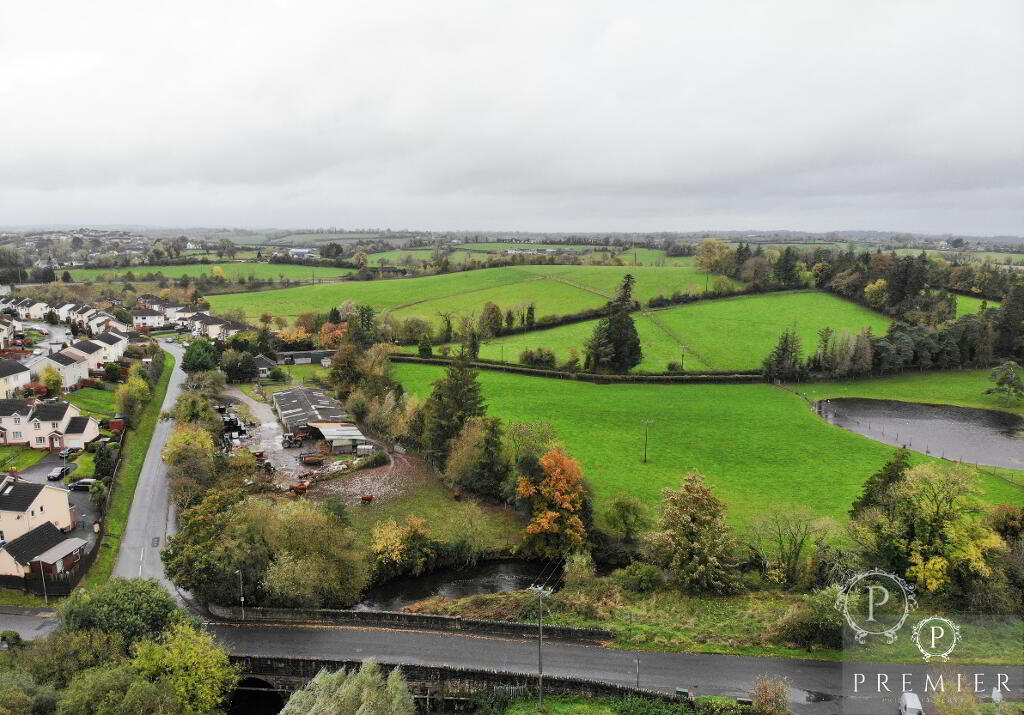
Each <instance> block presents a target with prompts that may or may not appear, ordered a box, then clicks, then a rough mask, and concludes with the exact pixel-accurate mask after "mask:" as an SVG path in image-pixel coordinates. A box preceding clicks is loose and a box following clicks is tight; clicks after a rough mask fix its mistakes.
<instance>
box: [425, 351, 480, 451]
mask: <svg viewBox="0 0 1024 715" xmlns="http://www.w3.org/2000/svg"><path fill="white" fill-rule="evenodd" d="M476 378H477V371H476V370H474V369H473V368H471V367H470V366H469V363H468V362H467V359H466V356H465V355H464V354H463V355H460V356H459V358H458V359H456V360H454V361H453V362H452V363H451V365H449V366H448V371H447V372H446V373H445V376H444V377H442V378H441V379H440V380H438V381H437V382H435V383H434V390H433V392H431V393H430V397H429V398H428V399H427V402H426V404H424V405H423V434H422V437H421V446H422V448H423V453H424V455H425V456H426V458H427V461H428V462H430V463H431V464H432V465H433V466H434V467H436V468H437V469H442V468H444V464H445V462H446V461H447V459H448V454H449V452H450V451H451V443H452V440H453V439H455V438H456V437H458V436H459V432H461V431H462V427H463V426H464V425H465V424H466V421H467V420H468V419H469V418H470V417H482V416H483V415H484V413H485V412H486V411H487V407H486V405H485V404H484V398H483V395H481V393H480V383H479V382H478V381H477V379H476Z"/></svg>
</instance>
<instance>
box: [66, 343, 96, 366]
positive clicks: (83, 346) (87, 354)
mask: <svg viewBox="0 0 1024 715" xmlns="http://www.w3.org/2000/svg"><path fill="white" fill-rule="evenodd" d="M61 352H70V353H72V354H77V355H79V356H80V357H83V358H85V359H86V360H87V361H88V363H89V369H90V370H99V369H100V365H102V364H103V347H102V345H100V344H98V343H94V342H93V341H91V340H79V341H78V342H77V343H72V344H71V345H70V346H69V347H66V348H64V350H62V351H61Z"/></svg>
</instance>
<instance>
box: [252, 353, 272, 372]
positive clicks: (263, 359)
mask: <svg viewBox="0 0 1024 715" xmlns="http://www.w3.org/2000/svg"><path fill="white" fill-rule="evenodd" d="M256 367H265V368H267V369H268V370H273V369H274V368H275V367H277V363H276V362H274V361H273V360H271V359H270V358H268V357H267V356H266V355H257V356H256Z"/></svg>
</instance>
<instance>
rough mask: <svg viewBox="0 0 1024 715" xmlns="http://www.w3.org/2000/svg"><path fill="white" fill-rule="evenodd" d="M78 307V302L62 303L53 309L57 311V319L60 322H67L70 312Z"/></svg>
mask: <svg viewBox="0 0 1024 715" xmlns="http://www.w3.org/2000/svg"><path fill="white" fill-rule="evenodd" d="M79 307H80V306H79V305H78V303H64V304H63V305H58V306H57V309H56V311H55V312H56V313H57V320H59V321H60V322H62V323H66V322H68V319H69V318H70V317H71V314H72V313H73V312H74V311H76V310H78V308H79Z"/></svg>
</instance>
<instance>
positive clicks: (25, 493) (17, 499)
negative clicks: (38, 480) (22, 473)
mask: <svg viewBox="0 0 1024 715" xmlns="http://www.w3.org/2000/svg"><path fill="white" fill-rule="evenodd" d="M45 486H46V485H44V484H30V483H29V482H9V483H6V484H5V485H4V486H3V487H2V488H0V511H25V510H26V509H28V508H29V506H31V504H32V502H34V501H35V500H36V497H37V496H39V492H41V491H43V488H44V487H45Z"/></svg>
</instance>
